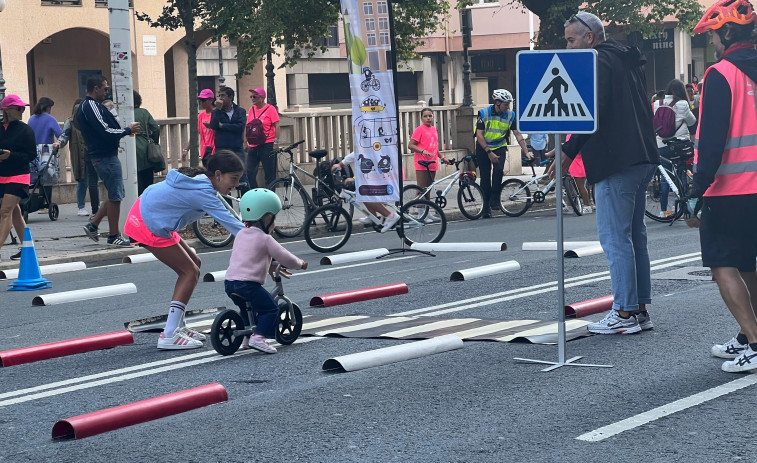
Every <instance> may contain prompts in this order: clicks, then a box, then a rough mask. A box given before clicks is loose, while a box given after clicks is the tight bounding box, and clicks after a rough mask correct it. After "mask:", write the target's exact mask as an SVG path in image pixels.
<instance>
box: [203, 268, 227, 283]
mask: <svg viewBox="0 0 757 463" xmlns="http://www.w3.org/2000/svg"><path fill="white" fill-rule="evenodd" d="M225 279H226V270H219V271H217V272H210V273H206V274H205V276H203V277H202V281H204V282H205V283H213V282H214V281H223V280H225Z"/></svg>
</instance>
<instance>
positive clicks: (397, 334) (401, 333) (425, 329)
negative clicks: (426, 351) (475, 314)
mask: <svg viewBox="0 0 757 463" xmlns="http://www.w3.org/2000/svg"><path fill="white" fill-rule="evenodd" d="M479 320H480V318H453V319H450V320H442V321H438V322H433V323H427V324H425V325H421V326H419V327H413V328H404V329H401V330H397V331H392V332H390V333H384V334H382V335H381V336H382V337H385V338H404V337H407V336H412V335H416V334H420V333H429V332H431V331H436V330H440V329H443V328H449V327H452V326H459V325H467V324H470V323H473V322H477V321H479Z"/></svg>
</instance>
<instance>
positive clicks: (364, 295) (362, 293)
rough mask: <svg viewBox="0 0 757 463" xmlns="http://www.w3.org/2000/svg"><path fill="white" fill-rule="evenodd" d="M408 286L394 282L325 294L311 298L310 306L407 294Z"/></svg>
mask: <svg viewBox="0 0 757 463" xmlns="http://www.w3.org/2000/svg"><path fill="white" fill-rule="evenodd" d="M407 292H408V288H407V285H406V284H405V283H392V284H388V285H382V286H373V287H370V288H363V289H353V290H350V291H344V292H341V293H333V294H324V295H322V296H315V297H314V298H312V299H310V307H331V306H335V305H342V304H350V303H352V302H361V301H368V300H371V299H379V298H382V297H389V296H397V295H399V294H407Z"/></svg>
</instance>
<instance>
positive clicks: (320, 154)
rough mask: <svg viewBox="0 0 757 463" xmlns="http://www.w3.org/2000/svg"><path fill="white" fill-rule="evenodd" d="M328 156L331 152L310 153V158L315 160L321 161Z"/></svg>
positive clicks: (317, 151)
mask: <svg viewBox="0 0 757 463" xmlns="http://www.w3.org/2000/svg"><path fill="white" fill-rule="evenodd" d="M328 154H329V152H328V151H326V150H316V151H310V152H309V153H308V156H310V157H311V158H314V159H321V158H325V157H326V156H328Z"/></svg>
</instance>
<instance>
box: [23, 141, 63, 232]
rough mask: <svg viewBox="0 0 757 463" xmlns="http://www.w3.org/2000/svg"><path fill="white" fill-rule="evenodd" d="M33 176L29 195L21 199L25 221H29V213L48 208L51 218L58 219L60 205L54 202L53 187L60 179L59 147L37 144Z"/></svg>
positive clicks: (32, 168) (32, 163)
mask: <svg viewBox="0 0 757 463" xmlns="http://www.w3.org/2000/svg"><path fill="white" fill-rule="evenodd" d="M29 167H30V170H31V178H30V182H29V197H28V198H24V199H22V200H21V202H20V203H19V205H20V206H21V213H22V214H23V216H24V221H26V222H28V221H29V214H30V213H32V212H37V211H38V210H40V209H44V208H46V209H47V215H48V216H49V217H50V220H52V221H56V220H58V214H59V212H60V211H59V210H58V205H57V204H56V203H54V202H52V187H53V186H56V185H57V184H58V180H59V179H60V159H59V158H58V148H54V149H53V148H52V145H37V158H36V159H35V160H34V161H32V162H31V163H30V166H29Z"/></svg>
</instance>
